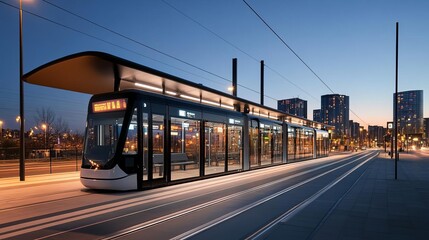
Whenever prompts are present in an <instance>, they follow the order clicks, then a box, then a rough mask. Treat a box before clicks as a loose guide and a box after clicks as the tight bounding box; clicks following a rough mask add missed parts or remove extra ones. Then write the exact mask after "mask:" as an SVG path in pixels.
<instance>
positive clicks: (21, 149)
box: [19, 0, 25, 181]
mask: <svg viewBox="0 0 429 240" xmlns="http://www.w3.org/2000/svg"><path fill="white" fill-rule="evenodd" d="M22 62H23V60H22V0H20V1H19V119H20V123H21V124H20V125H21V126H20V133H19V152H20V154H19V180H20V181H25V161H24V160H25V142H24V140H25V139H24V138H25V135H24V134H25V133H24V131H25V120H24V82H23V79H22V75H23V72H24V69H23V68H24V67H23V63H22Z"/></svg>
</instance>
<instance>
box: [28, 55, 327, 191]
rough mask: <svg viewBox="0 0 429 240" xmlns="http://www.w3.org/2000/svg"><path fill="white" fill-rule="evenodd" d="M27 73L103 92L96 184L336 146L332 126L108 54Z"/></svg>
mask: <svg viewBox="0 0 429 240" xmlns="http://www.w3.org/2000/svg"><path fill="white" fill-rule="evenodd" d="M77 69H78V71H77ZM58 75H60V77H59V76H58ZM24 77H25V80H26V81H27V82H30V83H35V84H40V85H45V86H50V87H57V88H62V89H67V90H72V91H79V92H86V93H92V94H94V95H93V96H92V98H91V100H90V102H89V105H88V116H87V127H86V134H85V140H84V141H85V142H84V151H83V159H82V167H81V182H82V184H83V185H85V186H86V187H88V188H93V189H110V190H133V189H145V188H151V187H157V186H162V185H168V184H175V183H180V182H184V181H192V180H197V179H202V178H207V177H212V176H219V175H224V174H229V173H234V172H239V171H247V170H251V169H255V168H260V167H264V166H273V165H279V164H285V163H288V162H292V161H299V160H303V159H313V158H317V157H323V156H327V155H328V153H329V135H328V131H327V130H326V128H328V127H329V126H326V125H323V124H321V123H316V122H312V121H310V120H307V119H302V118H297V117H295V116H290V115H288V114H285V113H282V112H279V111H277V110H275V109H272V108H269V107H266V106H262V105H259V104H257V103H252V102H250V101H247V100H244V99H240V98H237V97H234V96H231V95H229V94H227V93H223V92H220V91H217V90H214V89H210V88H207V87H205V86H202V85H200V84H195V83H193V82H189V81H187V80H184V79H181V78H178V77H175V76H172V75H169V74H166V73H163V72H160V71H157V70H154V69H151V68H148V67H145V66H142V65H138V64H136V63H133V62H129V61H127V60H124V59H121V58H118V57H115V56H112V55H109V54H105V53H100V52H85V53H79V54H75V55H71V56H68V57H65V58H62V59H59V60H56V61H53V62H51V63H48V64H46V65H44V66H41V67H39V68H37V69H35V70H33V71H32V72H30V73H28V74H26V75H25V76H24ZM57 79H62V80H63V81H64V82H58V81H57ZM76 81H80V85H79V84H77V83H76ZM110 86H113V87H111V88H110Z"/></svg>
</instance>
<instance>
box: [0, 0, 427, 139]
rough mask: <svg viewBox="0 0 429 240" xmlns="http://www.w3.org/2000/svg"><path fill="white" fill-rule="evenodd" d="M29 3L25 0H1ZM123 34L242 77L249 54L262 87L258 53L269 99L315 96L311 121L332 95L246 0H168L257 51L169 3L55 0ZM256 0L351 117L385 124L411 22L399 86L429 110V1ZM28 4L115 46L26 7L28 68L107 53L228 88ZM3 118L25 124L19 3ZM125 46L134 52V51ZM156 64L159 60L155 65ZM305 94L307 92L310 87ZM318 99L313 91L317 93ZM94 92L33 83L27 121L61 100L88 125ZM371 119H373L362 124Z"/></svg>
mask: <svg viewBox="0 0 429 240" xmlns="http://www.w3.org/2000/svg"><path fill="white" fill-rule="evenodd" d="M1 1H4V2H6V3H8V4H11V5H14V6H18V4H19V1H18V0H1ZM47 1H51V2H52V3H54V4H56V5H59V6H61V7H62V8H65V9H67V10H69V11H71V12H74V13H76V14H78V15H81V16H83V17H85V18H88V19H90V20H92V21H94V22H96V23H98V24H100V25H103V26H106V27H109V28H111V29H112V30H114V31H117V32H119V33H121V34H123V35H126V36H128V37H130V38H133V39H135V40H137V41H140V42H142V43H144V44H147V45H149V46H151V47H154V48H156V49H158V50H160V51H163V52H165V53H168V54H170V55H173V56H175V57H177V58H180V59H182V60H184V61H186V62H189V63H192V64H194V65H196V66H198V67H200V68H203V69H206V70H207V71H210V72H213V73H215V74H217V75H220V76H222V77H224V78H227V79H231V75H232V69H231V65H232V64H231V61H232V60H231V59H232V58H238V83H239V84H241V85H244V86H246V87H249V88H252V89H254V90H256V91H258V92H259V74H260V73H259V71H260V68H259V62H258V61H259V60H264V61H265V63H266V64H267V65H268V66H269V67H270V68H272V69H274V70H276V71H277V72H279V73H281V75H283V76H284V77H286V78H287V79H288V80H289V81H291V82H293V83H294V84H295V85H298V86H299V88H297V87H296V86H294V85H293V84H291V83H290V82H288V81H286V80H284V79H283V78H282V77H280V76H278V75H277V74H276V73H274V72H273V71H271V70H270V69H266V70H265V83H266V85H265V94H266V95H267V96H269V97H270V98H268V97H267V98H265V103H266V105H268V106H270V107H273V108H276V107H277V103H276V102H275V101H274V100H272V99H271V98H274V99H285V98H292V97H300V98H302V99H305V100H307V101H308V116H309V118H310V119H312V111H313V109H317V108H320V96H321V95H324V94H329V93H330V91H329V90H328V89H327V88H326V87H325V86H324V85H323V84H322V83H321V82H320V81H319V80H318V79H317V78H316V77H315V76H314V75H313V74H312V73H311V72H310V71H309V70H308V69H307V68H306V67H305V66H304V65H303V64H302V63H301V62H300V61H299V60H298V59H297V58H296V57H295V56H294V55H293V54H292V53H291V52H290V50H288V49H287V48H286V47H285V46H284V45H283V44H282V43H281V42H280V41H279V40H278V39H277V38H276V37H275V35H273V34H272V33H271V32H270V31H269V29H267V27H266V26H265V25H263V23H262V22H261V21H260V20H259V19H258V18H257V17H256V15H255V14H254V13H253V12H251V10H250V9H249V8H248V7H247V6H246V5H245V4H244V3H243V2H242V1H241V0H222V1H208V0H203V1H201V0H180V1H173V0H165V1H166V2H168V3H169V4H171V5H173V6H175V7H176V8H178V9H180V10H181V11H182V12H184V13H186V14H187V15H189V16H190V17H192V18H193V19H195V20H196V21H198V22H199V23H201V24H202V25H204V26H205V27H207V28H209V29H210V30H211V31H213V32H215V33H217V34H218V35H220V36H222V37H223V38H224V39H226V40H227V41H229V42H231V43H233V44H234V45H235V46H237V47H239V48H240V49H241V50H243V51H245V52H246V53H247V54H249V55H251V56H252V57H253V58H255V59H257V60H258V61H256V60H255V59H252V58H250V57H249V56H247V55H246V54H243V53H242V52H240V51H238V50H237V49H235V48H234V47H232V46H230V45H228V44H226V43H225V42H224V41H223V40H221V39H219V38H217V37H216V36H214V35H213V34H212V33H210V32H208V31H207V30H205V29H203V28H202V27H201V26H199V25H197V24H196V23H195V22H192V21H191V20H189V19H187V18H186V17H184V16H183V15H181V14H180V13H178V12H177V11H176V10H174V9H173V8H171V7H170V6H168V5H167V4H166V3H165V2H163V1H155V0H153V1H146V0H144V1H140V0H134V1H131V0H124V1H113V0H110V1H106V0H90V1H88V0H74V1H67V0H47ZM248 3H249V4H250V5H251V6H252V7H253V8H254V9H255V10H256V11H258V12H259V14H261V16H262V17H263V18H264V19H265V20H266V21H267V22H268V23H269V24H270V25H271V27H272V28H273V29H275V30H276V32H277V33H278V34H279V35H280V36H281V37H282V38H283V39H284V40H285V41H286V42H287V43H288V44H289V45H290V46H291V47H292V48H293V49H294V50H295V51H296V52H297V53H298V54H299V55H300V57H301V58H302V59H303V60H304V61H305V62H306V63H307V64H308V65H309V66H310V67H311V68H312V69H313V70H314V71H315V72H316V73H317V74H318V75H319V76H320V77H321V78H322V79H323V80H324V81H325V82H326V83H327V84H328V85H329V86H330V87H331V88H332V89H333V91H335V92H336V93H340V94H345V95H348V96H350V108H351V109H352V110H353V112H355V113H356V114H357V115H358V116H359V117H360V118H361V119H362V120H360V119H359V118H358V117H356V116H355V115H354V114H352V113H350V119H352V120H355V121H357V122H361V123H362V124H364V125H366V124H370V125H383V126H385V125H386V122H387V121H391V119H392V105H393V99H392V98H393V91H394V80H395V23H396V22H397V21H398V22H399V24H400V53H399V57H400V58H399V67H400V68H399V90H400V91H406V90H415V89H419V90H420V89H421V90H423V91H424V95H425V96H424V112H425V116H427V115H428V113H429V104H426V103H427V100H426V99H427V96H426V95H427V90H428V89H429V87H428V86H429V81H428V79H429V67H428V63H429V16H428V14H427V13H428V11H429V1H424V0H422V1H413V0H410V1H394V0H386V1H373V0H371V1H369V0H368V1H364V0H359V1H357V0H356V1H343V0H326V1H316V0H312V1H310V0H304V1H289V0H288V1H280V0H278V1H274V0H273V1H256V0H248ZM24 10H26V11H30V12H32V13H35V14H37V15H40V16H43V17H45V18H48V19H50V20H52V21H55V22H58V23H61V24H63V25H66V26H69V27H71V28H74V29H77V30H79V31H82V32H84V33H86V34H89V35H92V36H95V37H97V38H99V39H103V40H105V41H108V42H111V43H113V44H115V45H119V46H121V47H122V48H120V47H117V46H113V45H110V44H108V43H106V42H103V41H100V40H97V39H94V38H91V37H89V36H86V35H83V34H81V33H77V32H74V31H72V30H70V29H66V28H64V27H61V26H58V25H55V24H53V23H51V22H48V21H46V20H43V19H40V18H38V17H35V16H32V15H30V14H28V13H24V19H23V23H24V24H23V25H24V28H23V36H24V72H25V73H26V72H29V71H31V70H32V69H34V68H36V67H38V66H40V65H42V64H45V63H47V62H49V61H52V60H55V59H57V58H60V57H63V56H66V55H69V54H73V53H77V52H82V51H102V52H107V53H110V54H113V55H116V56H119V57H121V58H125V59H129V60H131V61H135V62H137V63H139V64H142V65H146V66H149V67H152V68H155V69H158V70H161V71H164V72H167V73H170V74H173V75H176V76H179V77H182V78H184V79H188V80H191V81H193V82H197V83H202V84H204V85H206V86H208V87H212V88H216V89H218V90H221V91H225V92H227V87H228V86H229V85H230V84H229V83H228V82H226V81H225V80H223V79H220V78H217V77H214V76H212V75H209V74H207V73H205V72H201V71H199V70H197V69H195V68H192V67H190V66H187V65H185V64H183V63H180V62H178V61H176V60H173V59H170V58H168V57H166V56H163V55H161V54H159V53H156V52H154V51H152V50H149V49H147V48H144V47H142V46H140V45H138V44H135V43H133V42H130V41H129V40H125V39H123V38H121V37H119V36H117V35H114V34H112V33H110V32H108V31H106V30H103V29H100V28H99V27H96V26H94V25H92V24H90V23H88V22H85V21H83V20H81V19H78V18H76V17H75V16H72V15H70V14H68V13H66V12H63V11H61V10H59V9H57V8H55V7H53V6H51V5H49V4H47V3H46V2H44V1H42V0H32V1H24ZM0 32H1V38H0V41H1V42H0V43H1V44H0V52H1V64H0V72H1V76H0V86H1V88H0V120H3V122H4V128H18V124H17V123H16V122H15V117H16V116H17V115H19V95H18V92H19V81H18V73H19V58H18V56H19V54H18V10H17V9H15V8H12V7H10V6H7V5H5V4H3V3H0ZM123 48H126V49H129V50H125V49H123ZM154 60H155V61H154ZM301 89H304V90H305V92H304V91H302V90H301ZM308 93H309V94H310V95H309V94H308ZM238 96H239V97H242V98H245V99H249V100H251V101H255V102H259V94H258V93H254V92H252V91H249V90H246V89H244V88H240V87H239V88H238ZM89 98H90V96H89V95H85V94H78V93H72V92H67V91H62V90H57V89H51V88H46V87H41V86H36V85H31V84H25V107H26V110H25V112H26V119H27V120H26V128H30V127H33V126H34V121H33V116H34V115H35V113H36V111H37V110H38V109H41V108H48V107H50V108H51V109H52V110H54V111H55V112H56V114H57V115H58V116H62V117H63V118H64V119H65V120H66V121H67V122H68V123H69V125H70V127H71V128H72V129H75V130H79V131H81V132H82V131H83V128H84V125H85V118H86V109H87V103H88V100H89ZM363 121H364V122H365V123H366V124H365V123H363Z"/></svg>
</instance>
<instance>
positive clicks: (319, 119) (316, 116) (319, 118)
mask: <svg viewBox="0 0 429 240" xmlns="http://www.w3.org/2000/svg"><path fill="white" fill-rule="evenodd" d="M320 114H321V110H320V109H314V110H313V121H315V122H322V116H321V115H320Z"/></svg>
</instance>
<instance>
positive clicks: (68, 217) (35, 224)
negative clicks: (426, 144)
mask: <svg viewBox="0 0 429 240" xmlns="http://www.w3.org/2000/svg"><path fill="white" fill-rule="evenodd" d="M366 156H368V154H363V153H362V154H355V155H352V156H349V157H347V158H344V159H341V160H338V161H335V160H332V161H330V162H329V163H326V162H325V164H323V165H321V166H317V167H314V164H308V166H307V167H310V169H307V170H306V171H299V173H296V174H292V175H289V176H287V177H284V178H281V179H279V180H276V181H274V182H270V183H267V184H264V185H260V186H258V187H254V188H252V189H248V190H245V191H242V192H239V193H235V194H231V195H228V196H225V197H223V198H219V199H215V200H213V201H210V202H207V203H203V204H200V205H197V206H195V207H193V208H187V209H184V210H181V211H177V212H174V213H171V214H169V215H167V216H162V217H159V218H156V219H152V220H150V221H146V222H145V223H144V224H139V225H140V226H138V228H139V229H145V228H147V227H150V226H154V225H159V224H162V223H164V222H166V221H169V220H171V219H175V218H178V217H180V216H183V215H186V214H190V213H192V212H195V211H198V210H202V209H205V208H209V207H211V206H214V205H216V204H219V203H222V202H225V201H228V200H230V199H233V198H237V197H239V196H243V195H245V194H248V193H250V192H255V191H259V190H261V189H264V188H268V187H270V186H272V185H274V184H278V183H280V182H282V181H287V180H290V179H292V178H296V177H299V176H303V175H305V174H309V173H311V172H314V171H318V170H321V169H323V168H326V167H329V166H333V165H335V164H341V163H343V162H344V161H349V160H350V159H352V158H354V157H358V159H361V158H364V157H366ZM356 161H358V160H353V161H351V162H348V163H346V164H343V165H341V166H340V167H343V166H347V165H348V164H351V163H353V162H356ZM301 164H302V163H301ZM292 165H293V164H287V165H283V166H278V167H276V168H275V169H274V168H273V169H270V170H271V171H270V173H276V172H281V171H284V169H283V168H285V167H286V168H287V167H288V166H289V167H290V166H292ZM306 165H307V164H306ZM337 168H338V167H337ZM266 171H267V169H261V170H255V171H254V172H253V171H252V172H248V173H249V174H246V176H232V175H231V176H230V178H225V179H222V177H220V178H214V179H213V180H212V181H211V182H210V181H209V184H208V185H207V186H204V187H201V186H196V187H192V184H189V185H187V186H186V184H183V185H182V186H181V187H178V188H176V189H175V190H174V191H164V190H165V189H166V188H163V189H159V190H158V191H159V192H157V193H155V194H153V195H149V196H141V197H138V198H136V196H135V195H133V196H130V197H128V200H125V201H119V202H115V203H112V204H110V205H109V204H107V205H103V206H102V207H101V208H97V207H95V208H90V209H86V211H75V212H72V213H66V214H62V215H60V216H55V217H52V218H43V219H39V220H36V221H32V222H31V223H23V224H21V225H19V226H14V227H13V228H14V229H16V228H17V227H18V228H19V229H20V230H18V231H12V229H7V228H6V229H5V228H2V229H0V238H3V237H14V236H19V235H22V234H26V233H30V232H34V231H38V230H41V229H46V228H49V227H53V226H56V225H60V224H66V223H70V222H73V221H79V220H81V219H85V218H90V217H94V216H97V215H100V214H105V213H109V212H114V211H120V210H123V209H127V208H130V207H133V206H138V205H143V204H146V203H149V202H159V201H161V200H165V199H168V198H172V197H175V196H180V195H182V194H190V193H192V192H195V191H198V190H202V189H209V188H213V187H216V186H222V185H224V184H225V183H229V184H231V183H232V182H237V181H245V180H247V179H251V178H254V177H255V176H259V175H266V174H267V172H266ZM231 177H232V179H231ZM183 186H184V187H183ZM172 187H174V186H172ZM222 190H225V188H222ZM222 190H215V191H209V192H205V193H203V194H201V195H195V196H193V197H191V198H183V199H179V200H177V201H173V202H167V203H165V204H161V205H158V206H155V207H152V208H147V209H143V210H141V211H138V212H133V213H129V214H123V215H119V216H117V217H115V218H112V219H106V220H103V221H98V222H94V223H91V224H88V225H84V226H78V227H75V228H70V229H68V230H66V231H62V232H58V233H56V234H51V235H45V236H43V237H40V238H39V239H45V238H50V237H54V236H59V235H62V234H66V233H68V232H71V231H76V230H79V229H82V228H88V227H91V226H94V225H97V224H102V223H106V222H109V221H114V220H119V219H122V218H126V217H129V216H131V215H135V214H139V213H143V212H147V211H151V210H155V209H157V208H162V207H166V206H168V205H173V204H176V203H178V202H184V201H191V200H193V199H196V198H198V197H201V196H204V195H208V194H213V193H216V192H219V191H222ZM154 191H155V192H156V191H157V189H154ZM139 194H140V193H139ZM139 194H137V195H139ZM143 194H144V193H143ZM62 200H65V199H62ZM59 201H61V200H59ZM103 209H104V210H103ZM134 228H135V226H134ZM128 230H129V229H128ZM132 232H133V231H132ZM122 234H123V232H122V233H121V234H120V236H116V237H115V236H114V237H113V238H112V237H109V238H106V239H114V238H118V237H121V236H122Z"/></svg>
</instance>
